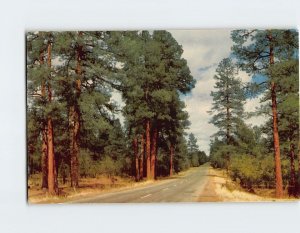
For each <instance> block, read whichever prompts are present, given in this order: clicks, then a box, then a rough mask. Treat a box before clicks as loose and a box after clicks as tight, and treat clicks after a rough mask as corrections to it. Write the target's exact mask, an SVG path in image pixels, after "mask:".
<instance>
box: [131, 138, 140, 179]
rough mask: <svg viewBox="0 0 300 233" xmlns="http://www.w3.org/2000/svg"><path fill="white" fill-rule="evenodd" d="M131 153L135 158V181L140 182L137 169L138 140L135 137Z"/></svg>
mask: <svg viewBox="0 0 300 233" xmlns="http://www.w3.org/2000/svg"><path fill="white" fill-rule="evenodd" d="M132 144H133V153H134V158H135V181H139V180H140V169H139V154H138V140H137V138H136V137H135V138H134V139H133V142H132Z"/></svg>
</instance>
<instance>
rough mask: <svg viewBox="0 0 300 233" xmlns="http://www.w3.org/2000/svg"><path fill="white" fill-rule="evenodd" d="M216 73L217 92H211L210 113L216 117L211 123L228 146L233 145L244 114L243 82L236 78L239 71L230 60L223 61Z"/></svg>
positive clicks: (217, 134)
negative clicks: (211, 104)
mask: <svg viewBox="0 0 300 233" xmlns="http://www.w3.org/2000/svg"><path fill="white" fill-rule="evenodd" d="M216 72H217V74H216V75H215V76H214V79H215V80H216V84H215V89H216V91H213V92H211V96H212V97H213V106H212V109H211V111H210V112H209V113H210V114H214V115H213V117H212V120H211V121H210V123H212V124H214V125H215V126H216V127H217V128H218V129H219V131H218V132H217V133H216V136H219V137H221V138H223V139H224V141H225V142H226V144H227V145H231V144H232V143H233V141H234V136H233V135H234V134H235V132H236V128H237V127H238V124H239V119H240V118H241V117H243V114H244V108H243V104H244V103H245V95H244V92H243V90H242V83H241V80H240V79H238V78H237V77H236V74H237V69H236V67H235V65H234V64H233V62H232V60H231V59H230V58H226V59H223V60H222V61H221V62H220V64H219V65H218V68H217V70H216Z"/></svg>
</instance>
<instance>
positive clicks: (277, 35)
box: [231, 30, 298, 198]
mask: <svg viewBox="0 0 300 233" xmlns="http://www.w3.org/2000/svg"><path fill="white" fill-rule="evenodd" d="M231 35H232V40H233V42H234V45H233V47H232V51H233V54H234V55H235V56H236V58H237V59H238V63H239V65H240V67H241V68H242V69H243V70H245V71H247V72H248V73H251V74H262V75H266V76H267V77H268V79H267V81H266V82H264V81H263V82H261V83H260V85H261V86H264V87H265V88H266V89H267V90H269V92H268V94H267V95H268V97H267V98H265V99H266V100H271V103H272V108H271V109H272V120H273V125H272V131H273V142H274V158H275V170H276V197H278V198H281V197H282V195H283V187H282V172H281V157H280V143H279V134H278V110H277V85H278V84H277V83H276V80H275V79H274V77H272V76H270V75H268V74H267V72H268V70H269V69H270V68H271V67H272V66H273V65H274V63H275V61H277V60H278V61H282V60H285V59H286V58H287V57H290V56H291V55H293V54H295V50H297V49H298V39H297V38H298V33H297V32H296V31H295V30H235V31H233V32H232V34H231Z"/></svg>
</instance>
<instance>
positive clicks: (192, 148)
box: [187, 133, 199, 153]
mask: <svg viewBox="0 0 300 233" xmlns="http://www.w3.org/2000/svg"><path fill="white" fill-rule="evenodd" d="M187 146H188V152H189V153H194V152H197V151H198V150H199V146H198V145H197V138H196V137H195V135H194V134H193V133H190V134H189V140H188V142H187Z"/></svg>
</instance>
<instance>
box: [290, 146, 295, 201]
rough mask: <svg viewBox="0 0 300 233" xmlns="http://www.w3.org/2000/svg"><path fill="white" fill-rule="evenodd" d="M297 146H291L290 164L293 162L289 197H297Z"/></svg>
mask: <svg viewBox="0 0 300 233" xmlns="http://www.w3.org/2000/svg"><path fill="white" fill-rule="evenodd" d="M294 161H295V145H294V144H293V143H291V145H290V162H291V171H290V172H291V176H290V182H289V195H293V196H297V190H296V172H295V162H294Z"/></svg>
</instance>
